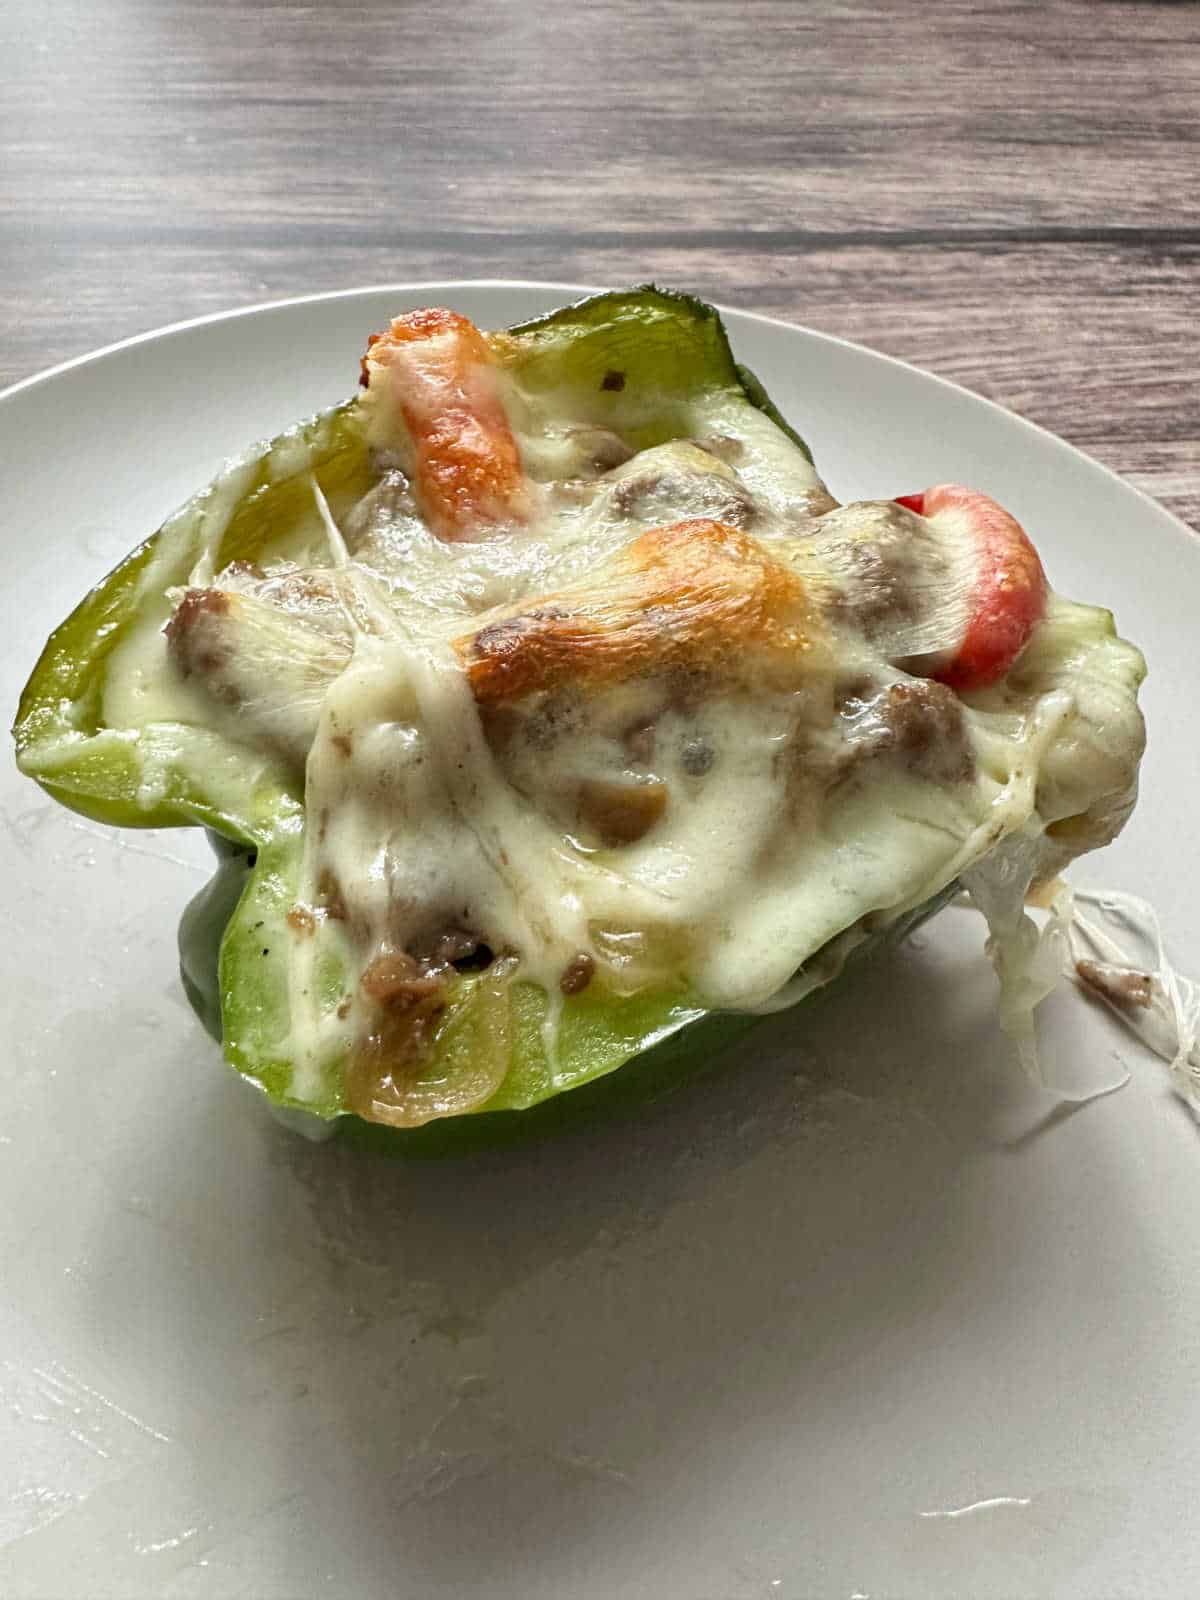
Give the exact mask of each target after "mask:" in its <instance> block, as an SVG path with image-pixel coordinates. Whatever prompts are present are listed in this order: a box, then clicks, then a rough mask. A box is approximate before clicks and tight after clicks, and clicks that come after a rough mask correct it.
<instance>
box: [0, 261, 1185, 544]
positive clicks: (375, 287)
mask: <svg viewBox="0 0 1200 1600" xmlns="http://www.w3.org/2000/svg"><path fill="white" fill-rule="evenodd" d="M609 287H610V288H611V287H612V286H611V285H610V286H609ZM426 289H429V290H435V289H436V290H439V291H442V290H457V289H470V290H478V289H534V290H536V289H547V290H550V291H552V292H554V293H565V294H572V295H577V296H579V297H581V298H582V297H583V296H585V295H589V294H599V293H603V292H604V288H603V286H601V287H597V286H595V285H589V284H584V283H571V282H564V281H562V280H560V279H551V278H418V279H413V280H411V281H410V282H383V283H365V284H358V285H355V286H352V287H350V288H346V289H325V290H320V291H318V292H317V293H313V294H298V295H285V296H283V297H282V298H280V299H277V300H260V301H256V302H255V303H254V304H253V305H248V306H235V307H232V308H229V309H226V310H224V311H206V312H204V313H202V314H201V315H200V316H197V317H185V318H184V319H183V320H182V321H180V322H167V323H163V324H162V325H161V326H159V327H156V328H149V329H147V330H146V331H145V332H143V333H134V334H130V335H129V336H128V337H127V338H124V339H117V340H114V342H113V343H112V344H106V345H100V346H99V347H98V348H96V349H94V350H88V351H85V352H84V353H83V354H82V355H78V356H71V357H70V358H69V359H68V360H66V361H60V362H58V363H57V364H56V365H55V366H52V367H46V368H44V369H43V370H42V371H40V372H34V373H31V374H30V375H29V376H28V377H25V378H19V379H18V380H17V382H16V383H13V384H10V385H9V386H8V387H7V388H5V389H0V412H2V408H5V407H6V406H7V404H8V403H9V402H11V401H13V400H16V399H19V398H20V397H21V396H22V395H23V394H25V393H26V392H28V391H30V390H33V389H36V388H39V387H41V386H42V385H43V384H46V383H49V382H50V381H51V380H53V379H56V378H61V377H64V376H65V375H66V374H67V373H69V372H73V371H75V370H76V369H78V368H80V367H85V366H90V365H92V364H93V363H97V362H100V361H102V360H105V359H106V358H108V357H110V356H115V355H119V354H121V353H123V352H124V351H126V350H131V349H135V348H137V347H138V346H139V345H143V344H152V343H155V342H157V341H159V340H163V339H167V338H170V337H172V336H174V335H175V334H179V333H189V332H191V331H193V330H194V329H197V328H203V327H205V326H207V325H209V324H213V323H218V322H234V321H238V320H239V319H241V318H243V317H253V316H259V315H261V314H262V313H264V312H269V311H283V310H287V309H289V308H291V307H293V306H304V305H321V304H324V303H326V302H330V301H337V300H353V299H356V298H360V297H362V296H365V295H371V294H388V293H395V294H405V295H408V294H412V293H414V292H416V291H423V290H426ZM708 303H709V304H710V305H712V306H714V307H715V308H716V309H717V311H719V312H720V314H721V316H722V317H723V318H724V317H734V318H744V319H745V320H747V321H750V322H755V323H759V324H761V325H762V326H764V327H768V328H778V329H784V330H785V331H787V332H788V333H799V334H802V335H803V336H804V337H806V338H809V339H815V340H817V341H818V342H820V343H822V344H825V345H831V346H834V347H837V348H840V349H844V350H848V351H851V352H853V353H854V354H855V355H864V356H869V357H870V358H871V359H872V360H874V361H882V362H885V363H886V364H887V365H888V366H891V367H896V368H899V369H900V370H901V371H903V372H906V373H910V374H914V375H915V376H916V377H918V378H920V379H922V380H923V381H924V382H927V383H933V384H937V385H938V386H940V387H941V388H943V389H947V390H949V391H951V393H953V394H955V395H960V396H966V397H967V398H968V399H969V400H971V401H973V402H974V403H975V404H976V405H981V406H985V407H987V408H988V409H989V410H991V411H994V412H995V413H997V415H998V416H1001V417H1003V418H1004V419H1005V420H1006V421H1007V422H1009V423H1014V424H1016V425H1017V426H1018V427H1019V428H1021V429H1024V430H1026V431H1028V432H1029V433H1031V434H1034V435H1036V436H1039V437H1041V438H1042V439H1044V440H1049V441H1050V442H1051V443H1052V444H1053V445H1055V446H1057V447H1058V448H1059V449H1061V450H1065V451H1067V452H1068V453H1069V454H1070V455H1073V456H1076V457H1078V458H1079V459H1080V460H1082V461H1084V462H1086V463H1087V465H1088V466H1089V467H1091V468H1093V469H1094V470H1095V471H1096V472H1099V473H1101V474H1103V476H1104V477H1105V478H1107V479H1109V480H1110V481H1111V482H1112V483H1115V484H1117V485H1118V486H1119V487H1120V488H1121V489H1122V490H1123V491H1124V492H1125V493H1127V494H1132V495H1136V496H1137V498H1138V499H1139V500H1140V501H1142V502H1144V504H1145V505H1146V506H1148V507H1149V508H1150V509H1151V510H1152V511H1154V512H1155V513H1157V515H1158V516H1160V517H1163V518H1165V519H1166V520H1167V522H1168V523H1169V524H1171V525H1173V527H1174V529H1175V530H1176V531H1177V532H1178V533H1180V534H1182V535H1183V536H1184V538H1185V540H1186V541H1187V543H1188V545H1189V546H1190V547H1191V548H1192V549H1196V548H1197V546H1198V545H1200V529H1195V528H1193V527H1191V525H1190V524H1189V523H1186V522H1184V520H1183V518H1182V517H1180V516H1177V515H1176V513H1175V512H1173V511H1170V510H1168V508H1167V507H1166V506H1164V505H1162V504H1160V502H1159V501H1157V500H1156V499H1155V498H1154V497H1153V495H1151V494H1149V493H1147V491H1146V490H1145V489H1141V488H1139V487H1138V486H1137V484H1134V483H1130V481H1129V479H1128V478H1125V477H1123V476H1122V475H1121V474H1120V473H1119V472H1117V471H1116V469H1115V468H1113V467H1110V466H1108V465H1107V464H1106V463H1105V462H1103V461H1099V460H1097V458H1096V457H1095V456H1093V455H1090V454H1089V453H1088V452H1087V451H1086V450H1082V449H1080V447H1079V446H1078V445H1075V444H1072V443H1071V442H1070V441H1069V440H1068V439H1064V438H1063V437H1062V436H1061V435H1060V434H1057V433H1054V432H1053V431H1052V430H1051V429H1050V428H1046V427H1043V426H1042V424H1041V423H1039V422H1033V421H1031V420H1030V419H1029V418H1028V417H1023V416H1022V415H1021V414H1020V412H1017V411H1012V410H1010V409H1009V408H1008V407H1007V406H1004V405H1001V404H1000V402H999V401H998V400H992V399H989V398H988V396H987V395H982V394H980V393H978V391H977V390H974V389H969V388H967V386H966V385H965V384H962V383H957V382H956V381H955V380H954V379H953V378H946V377H943V376H942V375H941V374H940V373H937V372H931V371H930V370H929V369H928V368H926V367H919V366H917V365H916V363H915V362H912V361H905V360H904V359H903V358H902V357H900V356H893V355H888V354H887V353H886V352H884V351H882V350H876V349H875V348H874V347H873V346H871V345H866V344H860V343H859V342H858V341H857V340H854V339H845V338H843V337H842V336H841V335H840V334H835V333H825V332H823V331H822V330H821V329H819V328H812V327H809V326H808V325H807V324H806V323H801V322H789V321H788V320H787V319H786V318H784V317H775V316H770V315H768V314H767V313H766V312H762V311H747V310H745V309H743V308H742V307H741V306H731V305H728V304H726V303H725V302H724V301H721V300H712V301H709V302H708Z"/></svg>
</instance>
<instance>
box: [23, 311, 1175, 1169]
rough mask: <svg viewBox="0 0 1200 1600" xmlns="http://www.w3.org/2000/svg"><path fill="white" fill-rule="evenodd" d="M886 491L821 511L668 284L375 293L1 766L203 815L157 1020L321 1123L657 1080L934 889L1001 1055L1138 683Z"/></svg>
mask: <svg viewBox="0 0 1200 1600" xmlns="http://www.w3.org/2000/svg"><path fill="white" fill-rule="evenodd" d="M896 487H897V490H898V491H904V492H898V493H897V495H896V497H895V498H894V499H890V500H880V501H871V502H866V503H859V504H851V505H839V504H838V503H837V502H836V501H835V500H834V499H833V498H832V496H831V495H830V494H829V492H828V490H827V489H826V487H825V485H824V484H823V483H822V482H821V479H820V478H819V476H818V474H817V471H816V469H815V468H814V466H813V463H812V460H811V458H810V455H809V452H808V450H807V449H806V448H805V446H804V444H803V443H802V442H801V440H800V438H799V437H798V436H797V435H796V434H795V433H794V432H793V431H792V430H791V429H790V428H789V427H788V425H787V424H786V423H785V422H784V421H783V419H782V418H781V417H780V416H779V415H778V413H777V412H776V411H775V409H774V407H773V406H772V405H771V403H770V401H769V400H768V399H767V397H766V395H765V394H764V393H763V391H762V389H761V387H760V386H759V384H758V383H757V382H756V380H755V379H754V378H753V376H752V375H751V374H749V373H748V372H746V371H745V370H744V369H743V368H741V367H740V366H739V365H738V364H737V363H736V362H735V360H734V358H733V356H732V354H731V351H730V347H729V344H728V342H727V339H726V336H725V332H724V329H723V327H722V324H721V321H720V319H719V317H718V316H717V314H716V312H715V311H713V310H712V309H711V308H710V307H708V306H705V305H703V304H701V303H700V302H698V301H695V300H693V299H690V298H687V297H684V296H680V295H675V294H669V293H664V292H662V291H659V290H656V289H653V288H643V289H637V290H632V291H628V292H622V293H612V294H605V295H600V296H597V297H594V298H592V299H589V300H586V301H583V302H582V303H580V304H578V305H575V306H572V307H569V308H567V309H565V310H560V311H555V312H554V313H552V314H551V315H549V316H547V317H545V318H542V319H540V320H538V321H535V322H530V323H526V324H523V325H520V326H517V327H514V328H511V329H508V330H507V331H503V332H492V333H485V332H482V331H480V329H478V328H477V327H475V326H474V325H473V324H472V323H471V322H469V321H468V320H467V319H466V318H465V317H463V316H461V315H458V314H457V313H455V312H454V311H451V310H442V309H429V310H423V311H415V312H408V313H406V314H404V315H402V316H398V317H397V318H396V319H395V320H394V321H393V322H392V324H391V326H390V327H389V328H387V329H385V330H383V331H382V332H381V333H379V334H376V335H375V336H374V337H373V338H372V339H371V340H370V342H369V346H368V348H367V350H366V354H365V355H364V356H363V358H362V362H361V384H360V387H359V389H358V392H357V394H356V396H355V397H354V398H353V399H351V400H349V401H347V402H346V403H345V404H343V405H340V406H338V407H336V408H335V409H333V410H332V411H329V412H327V413H325V414H323V415H321V416H319V417H317V418H315V419H314V420H312V421H310V422H307V423H304V424H302V425H300V426H298V427H296V428H295V429H293V430H292V431H290V432H288V433H286V434H284V435H283V436H282V437H280V438H278V439H276V440H274V441H273V442H272V443H270V444H269V445H265V446H260V447H257V448H255V449H253V450H251V451H250V452H249V453H248V454H247V455H246V456H245V457H244V458H242V459H240V460H238V461H236V462H234V463H232V464H231V465H230V466H228V467H227V468H226V469H225V471H224V472H223V473H222V474H221V475H220V477H219V478H218V479H217V480H216V481H215V482H214V483H213V484H212V485H210V486H209V487H208V488H207V489H205V490H203V491H202V492H201V493H200V494H199V495H197V497H196V498H195V499H194V500H192V501H191V502H189V503H188V504H187V505H186V506H184V507H183V508H182V510H180V511H179V512H178V513H177V514H176V515H175V516H173V517H172V518H171V519H170V520H169V521H168V522H167V523H166V524H165V525H164V526H163V528H161V529H160V530H159V532H158V533H156V534H155V535H154V536H153V537H152V538H150V539H149V540H148V541H147V542H146V543H145V544H143V545H142V546H141V547H140V548H139V549H137V550H136V551H135V552H134V553H133V554H132V555H131V556H130V557H129V558H128V559H127V560H126V561H125V562H124V563H123V564H122V565H121V566H120V567H118V568H117V569H116V571H115V572H113V573H112V574H111V575H110V576H109V577H108V578H107V579H106V580H105V581H104V582H103V583H102V584H101V585H100V586H99V587H98V588H97V589H95V590H94V591H93V592H92V593H91V594H90V595H89V596H88V598H87V599H86V600H84V602H83V603H82V605H81V606H80V607H79V608H78V609H77V610H76V611H75V612H74V613H73V614H72V616H71V617H70V618H69V619H68V620H67V621H66V622H64V623H63V624H62V626H61V627H60V628H59V629H58V631H57V632H56V633H55V634H54V636H53V637H52V638H51V640H50V642H49V644H48V645H47V646H46V649H45V652H44V653H43V655H42V658H41V660H40V661H39V662H38V664H37V666H36V668H35V670H34V673H33V676H32V678H31V679H30V682H29V684H28V687H27V689H26V691H25V694H24V696H23V698H22V701H21V705H20V710H19V716H18V722H17V726H16V730H15V732H16V739H17V746H18V753H19V762H20V765H21V767H22V769H23V770H24V771H25V772H26V773H27V774H28V775H29V776H30V777H32V778H34V779H36V780H37V782H38V783H40V784H41V785H42V786H43V787H44V788H45V789H46V790H47V791H48V792H49V793H50V794H52V795H53V796H55V798H57V799H58V800H60V801H62V802H63V803H64V804H65V805H68V806H70V807H73V808H74V809H76V810H77V811H80V812H83V813H84V814H85V815H87V816H89V817H94V818H97V819H99V820H101V821H104V822H108V823H113V824H117V825H120V826H133V827H164V826H176V825H196V824H199V825H202V826H204V827H206V828H208V829H209V830H211V832H212V834H213V836H214V840H215V842H216V845H217V848H218V855H219V858H220V861H219V867H218V872H217V876H216V878H215V879H214V881H213V883H212V885H211V886H210V887H209V888H208V889H206V890H205V891H204V892H203V894H202V895H201V896H200V897H199V898H198V900H197V901H196V902H195V903H194V904H193V906H192V907H190V908H189V910H188V912H187V914H186V915H185V919H184V926H183V936H182V939H181V954H182V966H183V974H184V981H185V984H186V986H187V989H188V992H189V995H190V996H191V997H192V999H193V1002H194V1004H195V1005H196V1008H197V1010H198V1011H199V1012H200V1014H201V1016H202V1017H203V1018H204V1019H205V1021H206V1022H207V1024H208V1026H209V1027H210V1029H211V1030H212V1031H213V1032H214V1033H215V1034H216V1035H217V1036H218V1037H219V1038H220V1039H221V1040H222V1042H223V1047H224V1051H225V1054H226V1057H227V1058H228V1060H229V1062H230V1063H231V1064H232V1065H233V1066H234V1067H236V1068H237V1069H238V1070H239V1071H240V1072H242V1073H244V1074H246V1075H247V1076H248V1077H249V1078H251V1079H253V1080H254V1081H256V1082H257V1083H258V1084H259V1085H261V1087H262V1089H263V1090H265V1092H266V1094H267V1095H268V1096H269V1098H270V1099H271V1100H272V1101H273V1102H275V1103H276V1104H277V1105H279V1106H281V1107H290V1108H294V1109H296V1110H299V1111H303V1112H306V1113H308V1114H309V1115H310V1116H311V1117H313V1118H315V1119H321V1120H322V1121H323V1122H326V1123H333V1122H335V1121H337V1120H338V1119H343V1120H345V1121H347V1122H349V1123H355V1122H356V1121H361V1122H366V1123H374V1124H382V1125H385V1126H387V1127H389V1128H391V1129H398V1130H409V1131H407V1132H405V1134H404V1135H403V1137H404V1138H407V1139H412V1138H413V1137H414V1134H413V1133H412V1132H411V1130H417V1129H421V1128H422V1127H423V1125H425V1124H430V1123H436V1122H440V1121H442V1119H447V1118H449V1119H455V1124H456V1126H462V1125H470V1126H472V1127H473V1128H474V1129H476V1130H479V1129H482V1128H485V1127H494V1126H496V1125H497V1123H498V1122H502V1121H505V1120H508V1121H510V1122H511V1121H512V1117H511V1114H512V1113H519V1114H520V1115H521V1117H526V1118H527V1117H530V1116H531V1115H532V1113H531V1111H530V1109H529V1108H532V1107H537V1106H539V1104H541V1103H542V1102H547V1101H550V1100H554V1099H556V1097H560V1096H564V1095H566V1093H567V1091H580V1090H581V1088H582V1086H586V1085H589V1084H591V1083H592V1081H593V1080H599V1079H601V1078H606V1077H607V1075H609V1074H613V1073H614V1072H615V1073H616V1079H617V1080H621V1081H622V1082H623V1083H628V1084H631V1085H632V1084H634V1083H642V1084H644V1083H647V1082H651V1081H653V1078H654V1074H655V1073H656V1072H657V1071H658V1070H659V1064H660V1063H661V1062H663V1061H664V1060H669V1061H670V1062H671V1063H673V1064H674V1065H678V1064H679V1063H681V1062H682V1063H687V1062H688V1061H689V1060H696V1059H700V1058H703V1057H705V1056H707V1055H709V1054H711V1052H712V1049H713V1048H714V1041H715V1040H717V1039H718V1038H719V1037H720V1036H721V1035H723V1034H727V1033H729V1032H735V1031H737V1030H738V1029H739V1028H741V1027H744V1026H746V1025H747V1024H748V1021H749V1020H750V1019H752V1018H754V1017H756V1016H760V1015H762V1014H763V1013H765V1012H768V1011H772V1010H777V1009H779V1008H781V1007H783V1006H786V1005H791V1004H793V1003H794V1002H796V1001H798V1000H799V999H801V998H802V997H803V996H804V995H805V994H807V993H808V992H810V991H811V990H812V989H814V988H816V987H818V986H819V985H821V984H824V983H826V982H828V981H829V980H830V979H831V978H833V977H834V976H835V975H836V974H837V973H838V972H839V971H840V970H841V969H842V968H843V966H844V965H845V964H846V962H847V961H848V960H849V959H851V958H853V957H855V956H856V955H857V953H858V952H860V951H861V950H863V949H866V948H869V947H871V946H873V945H876V944H878V943H879V942H880V941H882V940H887V939H889V938H893V939H894V938H896V937H898V936H899V935H901V934H902V933H903V932H904V931H905V930H906V929H907V928H909V927H910V926H911V925H912V924H913V923H914V922H915V921H916V920H918V919H919V918H920V917H922V916H924V915H927V914H928V913H929V912H930V911H931V910H932V909H935V908H936V907H937V906H939V905H940V904H942V903H943V902H944V901H945V900H946V899H947V898H948V897H949V896H950V895H951V894H953V893H955V892H957V891H958V889H959V887H960V886H964V885H965V886H966V887H967V888H968V889H969V890H971V891H972V892H973V893H974V894H975V895H976V897H977V899H978V901H979V903H980V904H981V907H982V909H984V910H985V912H986V913H987V914H988V916H989V920H990V921H991V923H992V929H993V941H992V943H993V946H994V950H995V954H996V956H997V960H998V965H999V967H1000V970H1001V976H1002V979H1004V980H1005V982H1006V985H1007V987H1006V991H1005V992H1006V996H1007V998H1008V1002H1009V1004H1008V1009H1009V1011H1010V1013H1011V1015H1010V1019H1009V1020H1010V1021H1012V1018H1013V1017H1016V1018H1017V1019H1018V1020H1017V1023H1016V1024H1015V1026H1016V1027H1017V1031H1018V1032H1019V1030H1020V1022H1019V1017H1020V1013H1021V1006H1022V986H1023V985H1024V990H1025V991H1028V990H1029V987H1030V980H1029V978H1028V974H1027V972H1026V970H1025V967H1023V966H1022V949H1023V945H1024V943H1027V942H1028V938H1029V937H1030V936H1031V935H1030V925H1028V924H1027V923H1026V922H1025V921H1024V919H1023V917H1022V907H1023V903H1024V901H1025V898H1026V895H1027V893H1029V892H1030V891H1031V889H1036V887H1037V886H1038V885H1039V884H1042V883H1045V882H1048V881H1051V880H1053V879H1054V878H1055V877H1056V875H1057V874H1058V873H1059V872H1060V870H1061V869H1062V867H1063V866H1064V865H1066V864H1067V863H1068V862H1069V861H1070V860H1071V859H1072V858H1073V857H1074V856H1077V855H1078V854H1080V853H1082V852H1083V851H1085V850H1090V849H1092V848H1095V847H1096V846H1099V845H1102V844H1104V843H1106V842H1107V841H1108V840H1109V839H1111V838H1112V837H1113V835H1114V834H1115V833H1116V832H1117V830H1118V829H1119V828H1120V827H1121V825H1122V824H1123V822H1124V821H1125V818H1126V817H1127V815H1128V814H1129V811H1130V809H1131V807H1132V804H1133V800H1134V796H1135V793H1136V778H1137V767H1138V761H1139V758H1140V755H1141V751H1142V744H1143V729H1142V721H1141V717H1140V714H1139V712H1138V708H1137V698H1136V697H1137V689H1138V685H1139V683H1140V682H1141V679H1142V676H1143V673H1144V667H1143V664H1142V660H1141V657H1140V656H1139V654H1138V652H1137V651H1136V650H1135V649H1134V648H1133V647H1132V646H1131V645H1129V644H1126V643H1125V642H1123V641H1122V640H1121V639H1120V638H1118V637H1117V635H1116V633H1115V631H1114V628H1113V623H1112V619H1111V617H1110V616H1109V614H1108V613H1107V612H1105V611H1102V610H1097V609H1095V608H1093V607H1091V606H1087V605H1078V604H1074V603H1072V602H1070V601H1068V600H1065V599H1063V598H1061V597H1060V596H1058V595H1056V594H1055V593H1054V592H1053V590H1052V589H1051V588H1050V587H1049V585H1048V583H1047V580H1046V577H1045V574H1044V572H1043V569H1042V565H1041V563H1040V561H1039V558H1038V555H1037V553H1036V551H1035V550H1034V547H1033V545H1032V544H1031V543H1030V540H1029V539H1028V537H1027V536H1026V534H1025V532H1024V531H1023V530H1022V528H1021V527H1020V526H1019V525H1018V524H1017V523H1016V522H1015V521H1014V519H1013V518H1012V517H1011V516H1010V515H1009V514H1008V513H1007V512H1005V511H1004V510H1003V509H1002V508H1001V507H1000V506H999V505H997V504H996V503H995V502H994V501H992V500H990V499H989V498H987V496H986V495H984V494H982V493H978V492H975V491H973V490H970V489H967V488H963V487H960V486H957V485H953V484H941V485H938V486H935V487H932V488H928V489H925V490H923V491H918V492H912V486H911V485H903V484H901V485H897V486H896ZM1026 965H1027V964H1026ZM1026 1009H1028V1007H1026ZM618 1069H619V1070H618ZM615 1081H616V1080H614V1082H615ZM588 1092H589V1091H587V1090H584V1091H583V1094H582V1095H581V1096H579V1103H581V1104H582V1103H584V1102H585V1101H586V1098H587V1094H588ZM567 1098H568V1099H572V1098H573V1096H571V1095H567ZM498 1113H505V1114H510V1115H508V1116H507V1117H498V1116H497V1115H495V1114H498ZM481 1114H482V1115H481Z"/></svg>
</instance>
